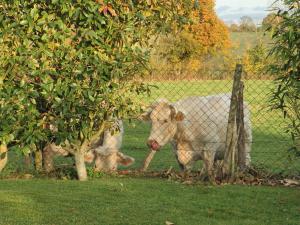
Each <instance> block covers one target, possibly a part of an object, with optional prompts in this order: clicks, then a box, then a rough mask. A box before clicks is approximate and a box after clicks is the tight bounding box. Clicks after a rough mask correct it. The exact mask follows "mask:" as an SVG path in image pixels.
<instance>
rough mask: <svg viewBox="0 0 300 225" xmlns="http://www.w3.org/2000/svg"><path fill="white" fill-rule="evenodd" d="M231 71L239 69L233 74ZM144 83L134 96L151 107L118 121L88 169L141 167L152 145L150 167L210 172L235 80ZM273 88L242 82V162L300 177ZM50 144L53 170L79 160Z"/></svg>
mask: <svg viewBox="0 0 300 225" xmlns="http://www.w3.org/2000/svg"><path fill="white" fill-rule="evenodd" d="M233 74H234V71H232V77H233ZM243 76H244V75H243ZM243 76H242V79H243ZM145 82H146V83H147V84H149V87H150V93H148V94H145V95H138V96H136V97H137V98H138V101H139V102H140V103H142V104H143V105H146V106H148V108H147V109H146V111H145V113H144V114H143V115H141V116H140V117H139V119H136V118H134V119H133V118H127V119H124V120H123V121H121V120H117V121H116V122H115V124H114V125H113V127H117V130H118V131H119V132H115V133H113V132H111V131H109V130H107V131H105V133H104V134H103V135H101V137H99V140H98V141H97V143H94V146H92V149H93V150H92V151H90V152H89V153H87V154H86V157H85V161H86V162H87V163H88V164H87V165H88V168H89V171H108V172H110V171H116V170H120V171H124V170H132V171H135V170H140V169H142V168H143V166H145V159H146V157H147V156H148V154H149V152H150V149H152V150H154V151H155V152H156V153H155V154H154V153H153V154H152V155H150V156H149V157H150V158H151V157H153V160H152V161H151V162H150V163H149V162H148V163H149V167H148V171H149V172H164V171H169V170H170V169H172V171H182V170H186V171H196V172H199V173H200V174H201V173H203V172H207V171H205V170H204V169H203V168H209V166H212V164H213V163H212V162H215V163H217V162H220V160H222V159H223V158H224V151H225V141H226V140H225V139H226V130H227V123H228V112H229V106H230V97H231V91H232V86H233V79H232V80H201V79H193V80H188V79H184V78H182V79H176V80H173V81H172V80H162V79H161V80H153V79H151V80H149V81H145ZM273 88H274V83H273V81H272V80H244V103H245V104H244V121H245V131H246V132H245V134H246V135H245V138H246V140H245V142H246V145H245V152H246V154H245V159H244V161H245V163H246V165H247V166H250V167H251V168H254V169H255V170H257V171H258V172H260V171H261V172H263V173H264V174H269V175H270V176H272V175H283V176H290V177H292V176H293V177H294V176H297V177H299V176H300V159H299V157H298V158H297V157H296V156H294V155H293V154H292V153H290V152H289V151H288V150H289V148H290V147H291V146H292V141H291V138H290V136H289V134H288V133H286V132H285V131H286V126H287V124H286V121H285V120H284V118H283V117H282V115H281V112H279V111H274V110H271V108H270V97H271V91H272V89H273ZM129 119H130V120H129ZM129 121H130V122H129ZM112 129H113V130H115V128H112ZM48 147H49V146H48ZM48 147H47V148H45V149H44V168H45V169H46V171H47V172H48V169H47V168H50V169H49V170H52V169H54V168H55V167H56V168H57V167H60V166H61V165H67V164H68V165H72V164H73V163H74V161H73V160H71V159H69V160H66V159H65V158H62V157H55V156H66V155H68V153H67V152H66V151H64V150H63V148H61V147H58V146H56V147H55V146H52V148H48ZM11 157H12V158H11ZM15 157H18V156H15V155H11V156H10V158H11V160H10V163H8V165H7V167H8V169H7V171H16V170H17V171H23V169H22V168H21V165H23V163H20V160H21V161H23V159H14V158H15ZM53 158H54V161H52V160H53ZM48 160H49V161H48ZM149 161H150V160H149ZM13 162H15V163H13ZM53 162H54V164H53ZM213 166H214V165H213ZM16 168H17V169H16ZM3 176H4V175H3Z"/></svg>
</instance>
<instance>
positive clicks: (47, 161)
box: [43, 145, 54, 173]
mask: <svg viewBox="0 0 300 225" xmlns="http://www.w3.org/2000/svg"><path fill="white" fill-rule="evenodd" d="M53 157H54V153H53V151H52V149H51V145H47V146H46V147H45V148H44V150H43V160H44V169H45V171H46V172H47V173H50V172H51V171H53V170H54V163H53Z"/></svg>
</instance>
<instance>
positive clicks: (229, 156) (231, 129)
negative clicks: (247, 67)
mask: <svg viewBox="0 0 300 225" xmlns="http://www.w3.org/2000/svg"><path fill="white" fill-rule="evenodd" d="M242 69H243V68H242V65H240V64H237V65H236V69H235V74H234V81H233V88H232V95H231V102H230V110H229V116H228V125H227V133H226V146H225V156H224V162H223V166H222V176H223V177H226V178H229V179H233V178H234V175H235V161H236V160H235V158H236V155H237V152H236V150H237V142H238V136H239V134H238V130H239V129H238V127H237V109H238V97H239V89H240V87H241V84H240V82H241V76H242Z"/></svg>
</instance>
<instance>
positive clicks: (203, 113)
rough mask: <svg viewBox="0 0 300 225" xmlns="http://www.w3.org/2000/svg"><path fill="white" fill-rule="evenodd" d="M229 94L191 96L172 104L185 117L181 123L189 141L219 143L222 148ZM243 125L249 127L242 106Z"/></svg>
mask: <svg viewBox="0 0 300 225" xmlns="http://www.w3.org/2000/svg"><path fill="white" fill-rule="evenodd" d="M230 101H231V94H220V95H212V96H204V97H202V96H192V97H188V98H185V99H182V100H180V101H178V102H176V103H174V104H173V105H174V107H175V108H176V109H177V110H178V111H182V112H183V113H184V115H185V119H184V121H183V122H182V123H181V129H184V131H185V134H186V136H189V138H190V140H196V141H199V142H201V141H202V142H203V143H208V142H219V144H220V145H219V146H222V147H224V145H225V139H226V130H227V124H228V115H229V109H230ZM244 111H245V125H246V127H251V126H250V119H249V111H248V107H247V104H246V103H245V104H244Z"/></svg>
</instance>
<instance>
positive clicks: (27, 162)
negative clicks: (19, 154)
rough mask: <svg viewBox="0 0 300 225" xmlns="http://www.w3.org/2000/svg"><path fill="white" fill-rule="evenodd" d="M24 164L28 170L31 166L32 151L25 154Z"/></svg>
mask: <svg viewBox="0 0 300 225" xmlns="http://www.w3.org/2000/svg"><path fill="white" fill-rule="evenodd" d="M24 165H25V169H26V170H29V169H30V168H31V153H29V154H26V155H25V156H24Z"/></svg>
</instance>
